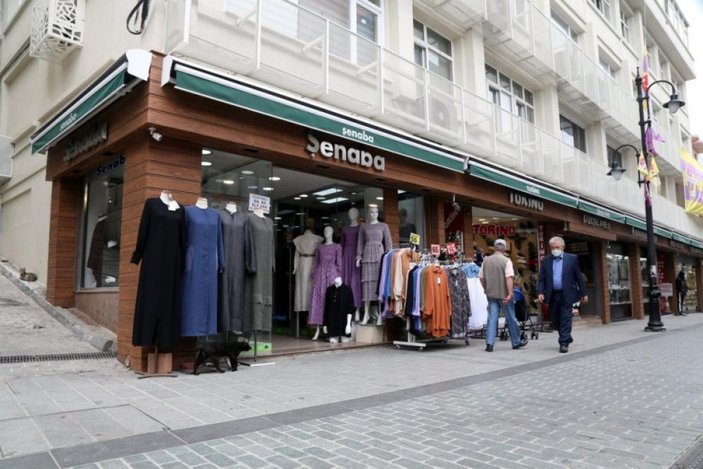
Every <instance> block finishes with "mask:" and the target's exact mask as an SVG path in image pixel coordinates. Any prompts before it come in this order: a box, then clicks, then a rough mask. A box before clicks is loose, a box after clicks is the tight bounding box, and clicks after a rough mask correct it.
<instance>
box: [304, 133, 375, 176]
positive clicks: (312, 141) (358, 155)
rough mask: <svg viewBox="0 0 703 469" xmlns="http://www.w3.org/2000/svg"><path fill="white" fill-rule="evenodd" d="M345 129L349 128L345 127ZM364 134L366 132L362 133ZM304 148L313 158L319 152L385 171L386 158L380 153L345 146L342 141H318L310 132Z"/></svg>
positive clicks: (326, 156) (325, 156)
mask: <svg viewBox="0 0 703 469" xmlns="http://www.w3.org/2000/svg"><path fill="white" fill-rule="evenodd" d="M345 130H349V129H346V128H345ZM364 135H366V134H365V133H364ZM370 138H371V140H369V143H373V137H370ZM305 149H306V150H307V152H308V153H310V155H311V156H312V157H313V158H314V157H315V155H317V154H318V153H319V154H320V155H322V156H323V157H324V158H334V159H335V160H341V161H344V162H346V163H350V164H353V165H358V166H362V167H364V168H373V169H375V170H376V171H385V169H386V159H385V158H384V157H383V156H381V155H372V154H371V153H369V152H368V151H366V150H360V149H359V148H355V147H352V146H349V147H347V145H344V144H342V143H332V142H328V141H327V140H322V141H320V140H318V138H317V137H316V136H315V135H313V134H312V133H308V144H307V146H306V147H305Z"/></svg>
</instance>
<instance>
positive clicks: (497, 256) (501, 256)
mask: <svg viewBox="0 0 703 469" xmlns="http://www.w3.org/2000/svg"><path fill="white" fill-rule="evenodd" d="M493 247H494V248H495V252H494V253H493V254H491V255H490V256H488V257H484V259H483V264H481V270H480V271H479V274H478V276H479V279H480V280H481V285H483V288H484V290H486V297H487V298H488V330H487V331H486V352H492V351H493V345H494V344H495V341H496V333H497V330H498V314H499V313H500V311H501V309H502V310H503V311H504V312H505V322H506V323H507V325H508V332H510V341H511V342H512V344H513V349H515V350H517V349H519V348H521V347H524V346H525V345H527V340H526V339H524V340H521V338H520V328H519V326H518V323H517V320H516V319H515V303H514V301H513V278H514V277H515V272H514V270H513V263H512V261H511V260H510V259H509V258H507V257H506V256H505V248H506V242H505V240H504V239H496V240H495V242H494V243H493Z"/></svg>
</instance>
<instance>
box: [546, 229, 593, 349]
mask: <svg viewBox="0 0 703 469" xmlns="http://www.w3.org/2000/svg"><path fill="white" fill-rule="evenodd" d="M564 245H565V244H564V240H563V239H562V238H560V237H559V236H555V237H553V238H552V239H550V240H549V247H550V249H551V251H552V253H551V254H550V255H549V256H547V257H545V258H544V260H543V261H542V265H541V266H540V269H539V282H538V285H537V293H538V295H537V299H538V300H539V301H540V302H545V303H547V305H548V306H549V320H550V321H551V323H552V326H553V327H554V328H555V329H556V330H557V331H559V351H560V352H561V353H566V352H568V351H569V344H570V343H571V342H573V341H574V339H573V338H572V337H571V320H572V316H573V313H572V306H573V304H574V303H576V302H579V301H580V302H581V304H582V305H583V304H586V303H588V295H587V294H586V284H585V283H584V281H583V274H582V273H581V267H580V266H579V262H578V257H577V256H576V255H574V254H568V253H565V252H564Z"/></svg>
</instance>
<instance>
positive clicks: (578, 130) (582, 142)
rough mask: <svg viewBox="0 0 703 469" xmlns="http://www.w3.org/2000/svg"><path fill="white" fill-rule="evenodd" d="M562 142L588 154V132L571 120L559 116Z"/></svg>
mask: <svg viewBox="0 0 703 469" xmlns="http://www.w3.org/2000/svg"><path fill="white" fill-rule="evenodd" d="M559 124H560V127H561V141H562V142H564V143H566V144H567V145H571V146H572V147H574V148H576V149H578V150H581V151H582V152H584V153H586V131H585V130H584V129H583V127H580V126H578V125H576V124H575V123H574V122H572V121H571V120H570V119H568V118H566V117H564V116H562V115H561V114H560V115H559Z"/></svg>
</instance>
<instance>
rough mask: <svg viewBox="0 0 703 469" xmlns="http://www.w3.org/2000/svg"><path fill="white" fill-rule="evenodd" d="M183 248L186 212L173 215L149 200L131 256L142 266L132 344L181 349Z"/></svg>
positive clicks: (154, 200) (176, 211)
mask: <svg viewBox="0 0 703 469" xmlns="http://www.w3.org/2000/svg"><path fill="white" fill-rule="evenodd" d="M184 247H185V210H184V208H183V207H180V208H179V209H178V210H175V211H171V210H169V209H168V207H167V206H166V204H164V203H163V202H162V201H161V199H159V198H153V199H147V200H146V202H144V210H143V211H142V219H141V221H140V222H139V235H138V237H137V246H136V248H135V250H134V253H133V254H132V263H133V264H139V262H140V261H141V263H142V266H141V270H140V272H139V288H138V290H137V302H136V306H135V309H134V329H133V332H132V344H134V345H157V346H159V347H165V348H171V347H175V346H176V345H178V342H179V338H180V335H181V329H180V324H181V321H180V317H181V274H182V272H183V251H184Z"/></svg>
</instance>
